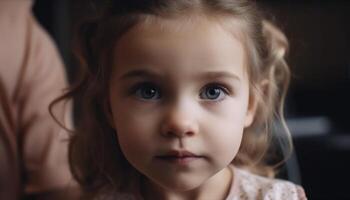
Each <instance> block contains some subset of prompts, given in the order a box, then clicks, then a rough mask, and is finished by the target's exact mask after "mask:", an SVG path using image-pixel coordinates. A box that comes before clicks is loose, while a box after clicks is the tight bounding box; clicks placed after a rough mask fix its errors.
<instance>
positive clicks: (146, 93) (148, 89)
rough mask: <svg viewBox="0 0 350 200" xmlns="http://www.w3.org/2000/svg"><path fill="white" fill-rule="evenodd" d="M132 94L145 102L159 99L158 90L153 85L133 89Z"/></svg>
mask: <svg viewBox="0 0 350 200" xmlns="http://www.w3.org/2000/svg"><path fill="white" fill-rule="evenodd" d="M134 94H135V95H136V96H137V97H139V98H141V99H145V100H154V99H159V98H160V96H161V95H160V90H159V88H158V87H156V86H155V85H153V84H149V83H143V84H139V85H137V86H136V87H135V88H134Z"/></svg>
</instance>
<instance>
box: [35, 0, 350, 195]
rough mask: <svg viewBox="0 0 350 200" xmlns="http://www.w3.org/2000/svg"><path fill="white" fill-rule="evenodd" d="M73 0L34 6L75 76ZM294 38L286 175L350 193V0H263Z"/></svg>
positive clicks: (317, 190) (326, 191) (309, 186)
mask: <svg viewBox="0 0 350 200" xmlns="http://www.w3.org/2000/svg"><path fill="white" fill-rule="evenodd" d="M81 2H84V1H78V0H75V1H72V0H51V1H47V0H37V1H36V2H35V4H34V8H33V9H34V13H35V15H36V17H37V18H38V20H39V21H40V23H41V24H42V25H43V26H44V27H45V28H46V30H47V31H48V32H49V33H50V34H51V36H52V37H53V38H54V40H55V42H56V44H57V45H58V47H59V50H60V53H61V55H62V57H63V59H64V61H65V64H66V66H67V72H68V74H69V78H70V80H73V79H74V72H75V70H76V69H77V68H76V65H75V64H74V59H73V57H72V53H71V46H70V42H71V39H72V34H71V33H72V30H73V29H74V28H73V27H74V24H75V23H76V22H77V20H78V19H79V16H81V14H82V12H81V9H80V5H81V4H79V3H81ZM259 4H261V6H262V7H263V8H264V9H265V11H266V15H267V16H268V18H269V19H270V20H272V21H274V22H275V23H276V24H277V25H278V26H279V27H281V28H282V30H283V31H284V33H285V34H286V35H287V37H288V39H289V41H290V52H289V55H288V63H289V65H290V67H291V69H292V74H293V75H292V82H291V86H290V90H289V95H288V97H287V102H286V117H287V123H288V125H289V127H290V129H291V133H292V136H293V140H294V144H295V153H294V154H293V156H292V157H291V159H290V160H289V161H288V163H287V166H286V169H287V170H286V172H285V175H284V178H287V179H289V180H292V181H294V182H296V183H299V184H301V185H302V186H303V187H304V188H305V191H306V194H307V196H308V197H309V199H350V192H349V191H348V188H349V185H350V183H349V181H350V172H349V170H350V117H349V113H350V105H349V104H350V94H349V93H350V51H349V48H350V26H349V20H350V1H346V0H343V1H341V0H322V1H321V0H308V1H306V0H305V1H302V0H279V1H273V0H261V1H259Z"/></svg>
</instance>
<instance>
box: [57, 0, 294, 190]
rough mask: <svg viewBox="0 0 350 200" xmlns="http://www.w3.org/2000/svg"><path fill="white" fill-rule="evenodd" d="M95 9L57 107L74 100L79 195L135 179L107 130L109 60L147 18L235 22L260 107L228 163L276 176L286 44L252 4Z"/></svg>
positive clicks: (282, 141)
mask: <svg viewBox="0 0 350 200" xmlns="http://www.w3.org/2000/svg"><path fill="white" fill-rule="evenodd" d="M93 5H94V10H93V12H91V13H92V14H93V15H92V16H91V17H89V18H86V19H85V20H84V21H83V22H82V23H81V24H80V25H79V28H78V31H77V34H76V38H75V41H76V44H75V54H76V57H77V59H78V61H79V65H80V67H81V72H79V75H80V78H79V79H77V81H76V83H75V84H74V85H73V86H72V87H71V89H70V90H69V91H68V92H67V93H66V94H65V95H64V96H62V97H60V98H58V99H57V100H56V101H55V102H58V101H61V100H64V99H67V98H76V99H78V103H77V105H79V107H80V115H79V116H80V117H79V121H78V123H77V127H76V130H75V131H74V132H73V134H72V137H71V140H70V146H69V147H70V148H69V161H70V166H71V170H72V172H73V175H74V177H75V179H76V180H77V181H78V183H79V184H80V185H81V186H82V188H83V189H84V191H86V192H87V193H89V194H91V195H92V196H95V195H98V194H103V193H105V192H108V191H111V190H113V191H125V190H127V189H128V188H129V187H130V186H131V185H132V184H133V181H135V179H137V178H138V177H140V173H139V172H137V171H136V170H135V169H134V168H133V167H132V166H131V165H130V164H129V163H128V161H127V160H126V159H125V157H124V156H123V154H122V152H121V150H120V147H119V144H118V140H117V137H116V133H115V130H114V129H113V128H112V127H111V126H110V124H109V123H108V115H109V114H110V110H109V105H108V99H109V96H108V91H109V79H110V74H111V66H112V65H111V62H112V59H111V58H112V54H113V50H114V47H115V44H116V42H117V41H118V39H119V38H120V36H121V35H123V34H124V33H125V32H126V31H128V30H129V29H130V28H132V27H133V26H135V25H136V24H139V23H142V22H144V21H145V20H146V19H147V18H150V17H151V18H152V17H153V18H154V17H156V18H172V17H179V16H183V15H186V14H191V13H194V12H196V13H200V14H201V15H203V16H208V17H210V16H214V17H218V18H221V19H225V20H226V21H230V20H231V21H233V20H235V21H236V22H237V21H238V22H239V23H238V25H239V26H240V30H241V33H242V34H241V37H242V41H243V43H244V46H245V50H246V52H247V56H248V59H247V60H248V68H247V72H248V75H249V80H250V94H251V97H252V98H256V99H257V102H258V103H257V111H256V115H255V118H254V121H253V123H252V125H251V126H250V127H248V128H246V129H245V130H244V134H243V140H242V144H241V147H240V150H239V152H238V154H237V156H236V157H235V159H234V160H233V164H235V165H236V166H238V167H242V168H246V169H248V170H250V171H252V172H254V173H257V174H260V175H264V176H269V177H273V176H274V175H275V172H276V167H277V166H278V165H279V164H281V163H283V161H285V159H286V156H287V155H288V154H289V153H290V152H291V150H292V143H291V139H290V134H289V131H288V129H287V127H286V125H285V121H284V118H283V104H284V98H285V96H286V91H287V88H288V85H289V79H290V72H289V68H288V66H287V64H286V62H285V59H284V56H285V54H286V52H287V50H288V42H287V39H286V37H285V36H284V34H283V33H282V32H281V31H280V30H279V29H278V28H276V27H275V26H274V25H273V24H271V23H270V22H268V21H266V20H264V18H263V16H262V14H261V12H260V11H259V10H258V8H257V6H256V3H255V2H253V1H247V0H176V1H174V0H125V1H121V0H108V1H102V0H99V1H96V2H95V3H94V4H93ZM235 24H236V25H237V23H235ZM55 102H54V103H53V104H55ZM276 122H278V123H279V124H282V127H283V128H284V131H282V132H280V133H279V134H274V131H273V127H274V125H275V124H276ZM275 147H278V148H275ZM280 152H283V153H280ZM276 154H282V155H283V156H282V158H280V159H279V160H276V159H274V158H273V157H274V155H276Z"/></svg>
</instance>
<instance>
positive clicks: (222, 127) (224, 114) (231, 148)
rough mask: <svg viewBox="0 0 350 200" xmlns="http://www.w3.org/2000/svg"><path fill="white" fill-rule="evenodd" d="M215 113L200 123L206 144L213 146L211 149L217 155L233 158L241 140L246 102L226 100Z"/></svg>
mask: <svg viewBox="0 0 350 200" xmlns="http://www.w3.org/2000/svg"><path fill="white" fill-rule="evenodd" d="M215 113H216V114H215V115H212V116H211V117H210V118H209V119H207V120H206V122H205V123H202V124H205V127H203V129H204V130H205V132H206V133H207V134H206V137H207V138H206V140H205V141H206V142H207V144H206V146H208V147H213V149H212V151H213V152H214V153H215V154H217V155H222V156H223V157H226V158H227V159H229V158H231V159H233V157H234V156H235V155H236V153H237V152H238V149H239V147H240V144H241V140H242V135H243V130H244V122H245V117H246V104H245V103H244V101H242V102H241V103H238V102H237V101H236V100H231V101H227V102H226V103H225V104H223V105H222V106H221V107H220V108H218V110H216V112H215Z"/></svg>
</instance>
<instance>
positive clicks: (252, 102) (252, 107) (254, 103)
mask: <svg viewBox="0 0 350 200" xmlns="http://www.w3.org/2000/svg"><path fill="white" fill-rule="evenodd" d="M267 85H268V80H267V79H264V80H263V81H261V82H260V84H258V85H257V87H258V91H260V93H261V95H264V92H265V91H266V88H267ZM261 95H260V94H257V91H255V92H253V91H250V94H249V101H248V109H247V114H246V118H245V122H244V128H247V127H249V126H250V125H252V123H253V122H254V118H255V115H256V112H257V109H258V103H259V99H260V98H261V97H260V96H261Z"/></svg>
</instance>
